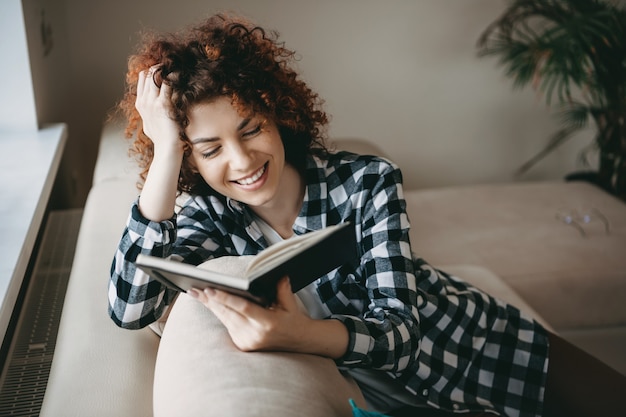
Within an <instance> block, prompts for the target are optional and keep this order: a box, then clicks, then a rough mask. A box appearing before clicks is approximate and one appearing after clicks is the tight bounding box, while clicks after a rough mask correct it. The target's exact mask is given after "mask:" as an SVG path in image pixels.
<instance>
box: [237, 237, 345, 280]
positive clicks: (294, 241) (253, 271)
mask: <svg viewBox="0 0 626 417" xmlns="http://www.w3.org/2000/svg"><path fill="white" fill-rule="evenodd" d="M341 226H342V225H335V226H329V227H326V228H324V229H321V230H316V231H314V232H309V233H305V234H303V235H298V236H294V237H292V238H289V239H287V240H284V241H282V242H279V243H276V244H274V245H272V246H270V247H269V248H267V249H265V250H263V251H261V252H259V253H258V254H257V255H256V256H254V259H252V261H251V262H250V263H249V264H248V267H247V268H246V271H245V276H257V275H261V274H262V273H263V272H265V271H267V270H270V269H272V268H273V267H274V266H276V265H280V264H281V263H282V262H284V261H285V260H286V259H289V258H291V257H293V256H294V255H295V254H297V253H300V252H302V251H304V250H305V249H307V248H309V247H311V246H313V245H314V244H315V243H317V242H319V241H320V240H322V239H324V238H325V237H326V236H328V235H330V234H332V233H334V232H335V231H336V230H337V229H338V228H339V227H341Z"/></svg>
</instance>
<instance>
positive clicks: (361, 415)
mask: <svg viewBox="0 0 626 417" xmlns="http://www.w3.org/2000/svg"><path fill="white" fill-rule="evenodd" d="M350 405H351V406H352V417H389V416H388V415H386V414H381V413H377V412H375V411H366V410H363V409H362V408H359V407H357V406H356V404H355V403H354V400H352V398H350Z"/></svg>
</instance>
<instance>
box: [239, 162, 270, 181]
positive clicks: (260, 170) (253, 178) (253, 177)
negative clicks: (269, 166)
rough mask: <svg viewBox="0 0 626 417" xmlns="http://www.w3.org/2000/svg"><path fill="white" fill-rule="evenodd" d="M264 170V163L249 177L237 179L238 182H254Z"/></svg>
mask: <svg viewBox="0 0 626 417" xmlns="http://www.w3.org/2000/svg"><path fill="white" fill-rule="evenodd" d="M264 172H265V165H263V166H262V167H261V169H259V170H258V171H257V172H255V173H254V175H252V176H251V177H248V178H244V179H242V180H237V183H238V184H241V185H250V184H253V183H255V182H256V181H257V180H258V179H259V178H261V175H263V173H264Z"/></svg>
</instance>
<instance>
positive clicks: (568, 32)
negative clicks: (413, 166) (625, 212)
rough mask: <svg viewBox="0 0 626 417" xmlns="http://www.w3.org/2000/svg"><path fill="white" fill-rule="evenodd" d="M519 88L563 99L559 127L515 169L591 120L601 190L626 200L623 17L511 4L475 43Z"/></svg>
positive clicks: (615, 12)
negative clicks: (529, 88)
mask: <svg viewBox="0 0 626 417" xmlns="http://www.w3.org/2000/svg"><path fill="white" fill-rule="evenodd" d="M478 49H479V55H480V56H497V57H499V62H500V64H501V65H503V66H504V67H505V71H506V74H507V75H508V76H510V77H512V78H513V85H514V86H515V87H524V86H527V85H528V84H531V85H532V86H533V87H534V88H536V89H537V90H539V91H541V92H542V93H543V94H544V95H545V99H546V102H547V104H548V105H550V104H551V102H552V101H553V100H554V99H558V102H559V106H560V107H561V111H560V115H561V117H562V128H561V129H560V130H558V131H557V132H555V133H554V134H553V135H552V136H551V137H550V138H549V140H548V143H547V145H546V146H545V148H543V149H542V150H541V151H540V152H539V153H537V154H536V155H535V156H534V157H533V158H531V159H530V160H529V161H528V162H526V163H525V164H524V165H522V167H521V168H520V169H519V170H518V174H521V173H523V172H526V171H527V170H528V169H530V168H531V167H532V166H533V165H534V164H536V163H537V162H538V161H540V160H541V159H542V158H543V157H544V156H546V155H547V154H548V153H550V152H551V151H552V150H554V149H555V148H556V147H558V146H559V145H561V144H562V143H563V142H565V141H567V140H568V139H569V138H570V137H572V134H573V133H574V132H576V131H578V130H580V129H582V128H585V127H586V126H587V125H588V124H589V123H590V122H591V121H593V123H595V127H596V133H595V138H594V141H593V143H592V144H591V146H590V147H588V148H586V150H584V151H583V153H582V154H583V156H585V154H586V152H587V151H588V150H589V149H590V148H595V149H597V150H598V154H599V166H598V172H597V180H596V182H597V184H598V185H600V186H602V187H603V188H605V189H606V190H608V191H610V192H612V193H614V194H615V195H617V196H619V197H620V198H622V199H625V200H626V11H625V10H624V9H623V8H622V7H620V6H619V5H617V4H616V3H614V2H609V1H600V0H513V1H511V4H510V5H509V6H508V7H507V9H506V10H505V12H504V13H503V14H502V15H501V16H500V17H499V18H498V19H497V20H496V21H494V22H493V23H492V24H491V25H490V26H489V27H487V29H486V30H485V31H484V32H483V34H482V35H481V37H480V39H479V40H478Z"/></svg>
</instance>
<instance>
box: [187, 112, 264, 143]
mask: <svg viewBox="0 0 626 417" xmlns="http://www.w3.org/2000/svg"><path fill="white" fill-rule="evenodd" d="M251 120H252V119H251V118H249V117H248V118H245V119H243V120H242V121H241V123H239V126H237V132H239V131H241V130H243V129H245V128H246V126H248V124H249V123H250V121H251ZM217 140H219V138H218V137H210V138H195V139H191V143H192V144H194V145H195V144H198V143H204V142H215V141H217Z"/></svg>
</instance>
